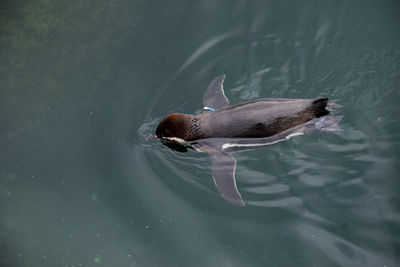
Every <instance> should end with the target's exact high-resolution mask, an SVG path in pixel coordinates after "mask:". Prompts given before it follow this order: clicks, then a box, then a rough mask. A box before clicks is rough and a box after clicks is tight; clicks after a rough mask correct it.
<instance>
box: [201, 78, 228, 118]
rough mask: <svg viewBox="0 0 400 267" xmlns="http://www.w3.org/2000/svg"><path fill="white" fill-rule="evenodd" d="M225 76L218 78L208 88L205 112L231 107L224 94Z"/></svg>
mask: <svg viewBox="0 0 400 267" xmlns="http://www.w3.org/2000/svg"><path fill="white" fill-rule="evenodd" d="M224 80H225V75H221V76H218V77H216V78H215V79H214V80H213V81H212V82H211V83H210V85H209V86H208V87H207V89H206V91H205V92H204V96H203V104H204V110H212V111H213V110H218V109H222V108H224V107H226V106H228V105H229V100H228V99H227V98H226V96H225V93H224V87H223V84H224Z"/></svg>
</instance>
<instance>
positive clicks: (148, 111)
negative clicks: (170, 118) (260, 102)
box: [0, 0, 400, 266]
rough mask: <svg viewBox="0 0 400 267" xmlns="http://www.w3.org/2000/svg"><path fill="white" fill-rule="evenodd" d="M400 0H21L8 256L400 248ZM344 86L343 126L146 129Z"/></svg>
mask: <svg viewBox="0 0 400 267" xmlns="http://www.w3.org/2000/svg"><path fill="white" fill-rule="evenodd" d="M399 14H400V5H399V3H398V1H306V2H304V1H301V2H300V1H298V2H293V1H244V0H242V1H211V0H209V1H183V0H181V1H127V0H115V1H92V0H87V1H85V0H82V1H75V2H71V1H57V2H54V1H47V0H45V1H43V0H41V1H39V0H33V1H3V2H1V4H0V77H1V79H0V137H1V138H0V147H1V154H0V211H1V215H0V265H1V266H396V265H398V264H399V261H400V238H399V235H400V223H399V221H400V199H399V196H398V190H399V185H400V183H399V171H398V169H397V168H398V167H399V160H400V157H399V155H400V154H399V149H400V146H399V141H400V139H399V137H400V136H399V132H400V126H399V124H398V122H399V114H400V105H398V102H399V100H400V78H399V73H400V31H399V30H398V27H399V22H400V19H399V18H400V17H399ZM223 73H225V74H226V75H227V78H226V80H225V93H226V95H227V97H228V98H229V99H230V102H231V103H232V104H236V103H240V102H243V101H247V100H252V99H255V98H261V97H276V98H278V97H279V98H314V97H319V96H326V97H329V98H331V99H337V100H338V102H339V103H340V104H341V105H343V106H344V108H343V109H341V110H340V111H338V112H337V114H339V115H344V119H343V121H342V123H341V127H342V128H343V131H342V132H339V133H334V134H326V133H325V134H314V135H309V136H300V137H295V138H292V139H291V140H288V141H286V142H282V143H279V144H276V145H274V146H270V147H267V148H265V149H259V150H254V151H247V152H242V153H236V154H235V157H236V158H237V160H238V166H237V171H236V178H237V185H238V188H239V190H240V192H241V194H242V197H243V199H244V200H245V202H246V205H247V206H246V207H245V208H238V207H235V206H232V205H230V204H229V203H226V202H225V201H224V200H223V199H222V198H221V197H220V196H219V194H218V192H217V191H216V188H215V186H214V184H213V180H212V176H211V170H210V162H209V159H208V158H207V156H206V155H205V154H201V153H195V152H188V153H177V152H174V151H171V150H169V149H168V148H167V147H165V146H163V145H162V144H161V143H159V142H157V141H147V142H146V141H145V139H146V137H148V136H149V135H152V134H153V132H154V130H155V127H156V125H157V123H158V122H159V120H160V119H161V118H162V117H163V116H164V115H166V114H168V113H172V112H183V113H195V112H199V111H200V110H201V109H202V95H203V92H204V89H205V88H206V86H207V85H208V83H209V82H210V81H211V80H212V79H213V78H214V77H216V76H217V75H220V74H223Z"/></svg>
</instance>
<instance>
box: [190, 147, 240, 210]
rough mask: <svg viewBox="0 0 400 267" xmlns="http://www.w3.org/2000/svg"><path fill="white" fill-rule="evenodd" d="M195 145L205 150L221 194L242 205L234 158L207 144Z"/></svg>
mask: <svg viewBox="0 0 400 267" xmlns="http://www.w3.org/2000/svg"><path fill="white" fill-rule="evenodd" d="M195 147H196V148H197V149H199V150H201V151H203V152H207V154H208V155H209V156H210V159H211V168H212V175H213V179H214V183H215V185H216V187H217V189H218V192H219V193H220V194H221V196H222V197H223V198H224V199H225V200H226V201H228V202H229V203H231V204H233V205H235V206H241V207H243V206H244V202H243V200H242V196H241V195H240V193H239V191H238V189H237V187H236V179H235V170H236V160H235V158H234V157H232V156H231V155H230V154H228V153H227V152H224V151H222V150H218V149H216V148H214V147H210V146H207V145H202V144H197V145H195Z"/></svg>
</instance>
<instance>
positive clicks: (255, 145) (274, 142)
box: [222, 132, 304, 149]
mask: <svg viewBox="0 0 400 267" xmlns="http://www.w3.org/2000/svg"><path fill="white" fill-rule="evenodd" d="M303 134H304V132H297V133H292V134H289V135H288V136H286V137H285V139H279V140H276V141H273V142H269V143H268V142H267V143H254V144H232V143H226V144H223V145H222V149H227V148H230V147H257V146H269V145H273V144H276V143H279V142H282V141H285V140H288V139H290V138H292V137H293V136H298V135H303Z"/></svg>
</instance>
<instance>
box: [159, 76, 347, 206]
mask: <svg viewBox="0 0 400 267" xmlns="http://www.w3.org/2000/svg"><path fill="white" fill-rule="evenodd" d="M224 80H225V75H220V76H218V77H216V78H215V79H214V80H213V81H212V82H211V83H210V85H209V86H208V87H207V89H206V90H205V93H204V96H203V105H204V108H203V110H202V112H201V113H200V114H181V113H173V114H170V115H168V116H166V117H165V118H163V119H162V120H161V121H160V123H159V124H158V126H157V128H156V131H155V135H156V137H157V138H159V139H160V140H161V142H162V143H163V144H164V145H166V146H168V147H169V148H171V149H173V150H176V151H179V152H186V151H187V149H188V148H189V149H195V150H196V151H199V152H206V153H207V154H208V155H209V157H210V159H211V167H212V175H213V179H214V183H215V185H216V187H217V189H218V191H219V193H220V195H221V196H222V197H223V198H224V199H225V200H226V201H228V202H229V203H231V204H233V205H236V206H245V203H244V201H243V199H242V197H241V195H240V193H239V191H238V189H237V186H236V179H235V169H236V160H235V158H234V157H233V156H232V155H231V154H230V153H231V152H236V151H243V150H248V149H255V148H259V147H264V146H268V145H272V144H275V143H278V142H281V141H284V140H287V139H289V138H291V137H293V136H296V135H303V134H306V133H312V132H334V131H340V130H341V129H340V128H339V126H338V124H339V122H340V120H341V119H342V118H343V116H329V114H330V111H332V110H333V109H335V108H340V107H342V106H341V105H339V104H337V103H336V102H335V101H329V100H328V98H325V97H324V98H316V99H283V98H263V99H257V100H253V101H249V102H244V103H240V104H236V105H229V100H228V99H227V97H226V96H225V93H224V89H223V82H224Z"/></svg>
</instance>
